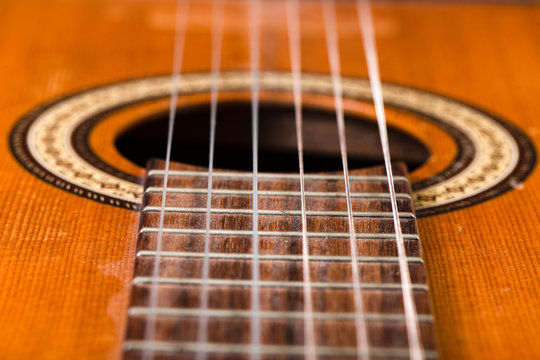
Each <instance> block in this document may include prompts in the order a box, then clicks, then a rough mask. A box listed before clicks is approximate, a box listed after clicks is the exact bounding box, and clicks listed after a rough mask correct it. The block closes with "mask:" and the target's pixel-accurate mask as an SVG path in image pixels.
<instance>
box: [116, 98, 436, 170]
mask: <svg viewBox="0 0 540 360" xmlns="http://www.w3.org/2000/svg"><path fill="white" fill-rule="evenodd" d="M209 118H210V107H209V106H208V105H205V106H191V107H182V108H179V109H178V110H177V114H176V124H175V131H174V136H173V144H172V155H171V157H172V160H173V161H177V162H182V163H186V164H191V165H198V166H205V167H206V166H208V144H209ZM303 119H304V131H303V132H304V134H303V135H304V148H305V149H304V161H305V168H306V171H307V172H319V171H339V170H342V162H341V155H340V149H339V140H338V133H337V126H336V118H335V113H334V112H332V111H325V110H321V109H314V108H307V107H306V108H304V109H303ZM167 123H168V115H167V114H165V113H163V114H157V115H155V116H152V117H149V118H146V119H143V120H142V121H140V122H138V123H137V124H136V125H134V126H133V127H131V128H129V129H127V130H126V131H124V132H123V133H121V134H120V135H119V136H118V137H117V139H116V146H117V148H118V150H119V151H120V153H122V154H123V155H124V156H125V157H127V158H128V159H130V160H131V161H132V162H134V163H136V164H138V165H140V166H142V167H144V166H146V161H147V160H148V159H149V158H152V157H156V158H165V144H166V136H167V134H166V133H167ZM345 123H346V129H347V151H348V157H349V168H351V169H355V168H363V167H368V166H373V165H380V164H382V163H383V155H382V151H381V143H380V140H379V132H378V128H377V124H376V123H375V122H373V121H370V120H367V119H364V118H361V117H357V116H352V115H350V114H347V115H346V116H345ZM259 124H260V125H259V130H260V132H259V170H260V171H264V172H297V171H298V153H297V144H296V130H295V120H294V109H293V108H292V107H290V106H286V105H280V104H272V103H262V104H261V105H260V122H259ZM388 136H389V139H390V147H391V154H392V159H393V161H403V162H405V163H406V164H407V165H408V167H409V170H414V169H415V168H417V167H419V166H420V165H422V164H423V163H424V162H425V161H426V160H427V158H428V156H429V151H428V150H427V148H426V147H425V146H424V145H423V144H422V143H420V142H419V141H418V140H416V139H414V138H413V137H411V136H409V135H407V134H405V133H403V132H401V131H399V130H397V129H395V128H391V127H390V128H389V129H388ZM251 147H252V142H251V105H250V104H249V103H246V102H232V103H220V104H219V110H218V119H217V128H216V152H215V162H214V166H215V167H216V168H220V169H230V170H244V171H251V170H252V148H251Z"/></svg>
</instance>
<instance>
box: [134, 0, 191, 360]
mask: <svg viewBox="0 0 540 360" xmlns="http://www.w3.org/2000/svg"><path fill="white" fill-rule="evenodd" d="M189 8H190V0H177V1H176V18H175V34H174V55H173V65H172V75H171V87H172V89H171V98H170V105H169V123H168V130H167V149H166V154H165V175H164V177H163V189H164V190H163V194H162V197H161V210H160V214H159V232H158V236H157V243H156V256H155V260H154V266H153V269H152V279H153V280H152V284H151V287H150V296H149V301H148V305H149V308H150V309H155V308H157V302H158V292H157V286H158V282H157V281H156V279H157V278H158V277H159V270H160V269H159V268H160V261H161V248H162V241H163V225H164V218H165V201H166V199H167V190H166V189H167V182H168V179H169V166H170V161H171V149H172V137H173V132H174V123H175V121H176V104H177V102H178V90H179V83H180V76H181V71H182V61H183V57H184V47H185V40H186V28H187V20H188V15H189V10H190V9H189ZM155 335H156V315H155V313H153V314H152V315H151V316H150V317H149V318H148V319H147V321H146V326H145V331H144V338H145V340H147V341H153V340H154V339H155ZM153 358H154V351H153V348H152V347H151V346H149V347H145V350H143V353H142V359H143V360H151V359H153Z"/></svg>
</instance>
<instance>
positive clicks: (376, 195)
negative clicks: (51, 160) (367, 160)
mask: <svg viewBox="0 0 540 360" xmlns="http://www.w3.org/2000/svg"><path fill="white" fill-rule="evenodd" d="M145 193H146V194H149V193H150V194H155V193H159V194H161V193H163V187H155V186H152V187H149V188H147V189H146V191H145ZM167 193H168V194H207V193H208V189H207V188H175V187H167ZM212 194H215V195H231V196H252V195H253V191H252V190H232V189H214V190H212ZM257 194H258V195H259V196H279V197H300V191H277V190H259V191H258V192H257ZM305 195H306V197H326V198H343V197H346V194H345V193H344V192H323V191H306V192H305ZM396 197H397V198H398V199H406V200H411V199H412V198H411V196H410V195H409V194H405V193H397V194H396ZM351 198H361V199H390V194H388V193H383V192H351Z"/></svg>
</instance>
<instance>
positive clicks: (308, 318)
mask: <svg viewBox="0 0 540 360" xmlns="http://www.w3.org/2000/svg"><path fill="white" fill-rule="evenodd" d="M298 7H299V4H298V0H287V2H286V18H287V30H288V31H287V34H288V37H289V53H290V54H289V55H290V61H291V76H292V79H293V96H294V115H295V116H294V118H295V125H296V142H297V147H298V166H299V173H300V201H301V205H302V265H303V266H302V269H303V295H304V339H305V348H306V351H305V358H306V359H309V360H315V359H316V358H317V354H316V351H315V327H314V324H313V304H312V297H311V296H312V295H311V284H310V283H311V279H310V274H309V271H310V268H309V265H310V264H309V247H308V235H307V215H306V193H305V179H304V141H303V134H302V132H303V127H302V83H301V81H302V79H301V61H300V57H301V51H300V15H299V8H298Z"/></svg>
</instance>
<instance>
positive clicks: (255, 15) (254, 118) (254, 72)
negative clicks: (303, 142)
mask: <svg viewBox="0 0 540 360" xmlns="http://www.w3.org/2000/svg"><path fill="white" fill-rule="evenodd" d="M260 16H261V4H260V0H250V1H249V28H250V31H249V55H250V65H251V126H252V146H253V154H252V156H253V204H252V205H253V216H252V223H253V240H252V253H253V261H252V276H253V286H252V288H251V313H252V316H251V350H252V351H251V354H250V359H251V360H259V359H260V358H261V320H260V318H259V311H260V309H259V307H260V304H259V260H258V256H259V236H258V231H259V219H258V213H257V208H258V178H257V174H258V172H259V169H258V157H259V153H258V151H259V62H260V26H261V24H260Z"/></svg>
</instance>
